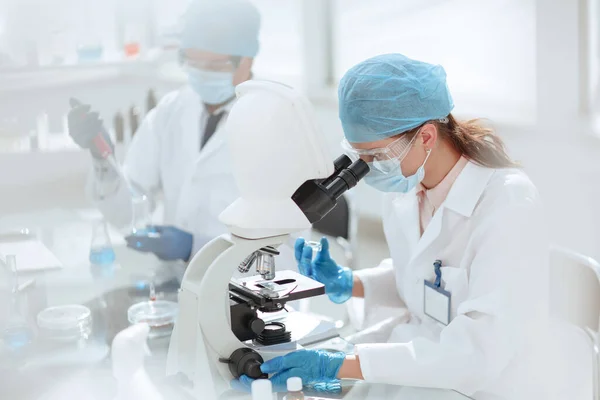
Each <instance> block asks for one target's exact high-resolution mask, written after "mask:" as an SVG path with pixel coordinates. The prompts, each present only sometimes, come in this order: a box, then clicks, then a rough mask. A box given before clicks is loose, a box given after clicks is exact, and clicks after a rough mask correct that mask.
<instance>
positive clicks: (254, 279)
mask: <svg viewBox="0 0 600 400" xmlns="http://www.w3.org/2000/svg"><path fill="white" fill-rule="evenodd" d="M237 282H238V284H240V285H242V286H245V287H246V288H247V289H250V290H252V291H253V292H257V293H260V292H261V290H264V289H265V288H266V289H269V290H272V291H275V292H277V293H280V294H281V295H286V294H287V295H288V296H289V301H294V300H300V299H305V298H307V297H315V296H320V295H322V294H325V286H323V285H322V284H321V283H319V282H317V281H315V280H313V279H311V278H307V277H306V276H304V275H301V274H299V273H298V272H296V271H292V270H283V271H277V272H276V273H275V279H273V280H271V281H266V280H264V279H263V278H262V276H260V275H255V276H250V277H247V278H238V279H237Z"/></svg>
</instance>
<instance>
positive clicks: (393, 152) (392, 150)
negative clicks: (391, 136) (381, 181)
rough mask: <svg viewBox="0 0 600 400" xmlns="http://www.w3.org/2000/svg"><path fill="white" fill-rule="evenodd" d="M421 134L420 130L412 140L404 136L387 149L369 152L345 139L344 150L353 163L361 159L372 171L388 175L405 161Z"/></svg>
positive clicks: (370, 150) (386, 147) (343, 142)
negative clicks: (355, 146) (353, 145)
mask: <svg viewBox="0 0 600 400" xmlns="http://www.w3.org/2000/svg"><path fill="white" fill-rule="evenodd" d="M419 132H420V130H419V131H418V132H417V133H416V134H415V135H413V137H412V139H408V137H407V136H406V135H402V136H400V137H399V138H398V139H396V140H394V141H393V142H392V143H390V144H388V145H387V146H385V147H380V148H376V149H368V150H367V149H356V148H354V147H352V145H351V144H350V143H349V142H348V141H347V140H346V139H344V140H342V149H343V151H344V153H345V154H346V155H347V156H348V157H350V159H351V160H352V161H356V160H358V159H359V158H360V159H361V160H363V161H365V162H366V163H368V164H369V166H370V167H371V169H375V170H378V171H380V172H382V173H385V174H387V173H389V172H391V171H392V170H393V169H394V168H395V166H397V164H398V163H401V162H402V160H404V158H405V157H406V155H407V154H408V152H409V151H410V148H411V147H412V145H413V143H414V142H415V140H416V139H417V136H419Z"/></svg>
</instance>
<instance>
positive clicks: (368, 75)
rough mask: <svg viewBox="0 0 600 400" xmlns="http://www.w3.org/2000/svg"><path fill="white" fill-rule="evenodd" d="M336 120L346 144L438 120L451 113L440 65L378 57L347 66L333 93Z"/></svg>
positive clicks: (398, 55)
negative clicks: (336, 111)
mask: <svg viewBox="0 0 600 400" xmlns="http://www.w3.org/2000/svg"><path fill="white" fill-rule="evenodd" d="M338 97H339V116H340V120H341V122H342V127H343V128H344V135H345V136H346V139H347V140H348V141H349V142H351V143H365V142H374V141H377V140H381V139H385V138H388V137H391V136H394V135H398V134H400V133H403V132H406V131H408V130H411V129H413V128H416V127H418V126H420V125H422V124H424V123H425V122H427V121H431V120H435V119H441V118H444V117H446V116H448V114H450V111H452V109H453V108H454V103H453V101H452V97H451V96H450V92H449V90H448V86H447V85H446V72H445V71H444V68H442V67H441V66H440V65H431V64H427V63H425V62H421V61H415V60H411V59H410V58H408V57H405V56H403V55H401V54H384V55H380V56H377V57H373V58H370V59H368V60H366V61H363V62H361V63H360V64H358V65H355V66H354V67H352V68H351V69H350V70H349V71H348V72H346V74H345V75H344V77H343V78H342V80H341V81H340V86H339V89H338Z"/></svg>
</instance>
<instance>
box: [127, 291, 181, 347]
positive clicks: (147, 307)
mask: <svg viewBox="0 0 600 400" xmlns="http://www.w3.org/2000/svg"><path fill="white" fill-rule="evenodd" d="M178 311H179V306H178V304H177V303H175V302H172V301H167V300H155V301H142V302H139V303H136V304H134V305H132V306H131V307H129V310H127V319H128V320H129V323H131V324H139V323H141V322H145V323H147V324H148V325H149V326H150V333H149V334H148V337H149V338H159V337H164V336H168V335H170V334H171V332H172V331H173V326H174V324H175V319H176V318H177V312H178Z"/></svg>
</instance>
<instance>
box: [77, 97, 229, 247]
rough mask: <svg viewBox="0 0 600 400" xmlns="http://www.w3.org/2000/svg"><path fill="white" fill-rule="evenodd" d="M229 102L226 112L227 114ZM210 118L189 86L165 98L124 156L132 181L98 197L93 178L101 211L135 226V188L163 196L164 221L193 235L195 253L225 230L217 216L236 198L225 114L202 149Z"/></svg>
mask: <svg viewBox="0 0 600 400" xmlns="http://www.w3.org/2000/svg"><path fill="white" fill-rule="evenodd" d="M232 105H233V102H232V103H229V104H228V105H226V106H225V107H223V110H224V111H225V112H228V111H229V110H230V109H231V107H232ZM207 118H208V112H207V111H206V110H205V108H204V105H203V104H202V102H201V100H200V98H199V97H198V95H197V94H196V93H195V92H194V91H193V90H192V89H191V88H190V87H187V86H186V87H184V88H182V89H180V90H177V91H174V92H171V93H169V94H167V95H166V96H165V97H164V98H163V99H162V100H161V101H160V102H159V104H158V105H157V106H156V108H154V109H153V110H152V111H151V112H150V113H149V114H148V115H147V116H146V118H145V119H144V121H143V122H142V125H141V126H140V127H139V129H138V131H137V132H136V134H135V136H134V138H133V140H132V142H131V145H130V146H129V149H128V151H127V154H126V156H125V161H124V163H123V172H124V175H125V177H126V179H127V180H128V181H129V182H128V183H124V182H122V179H121V182H119V183H120V184H119V185H118V188H117V190H116V191H114V192H113V193H112V194H110V195H107V196H105V197H104V199H99V196H98V193H97V192H98V189H97V184H96V182H94V179H95V178H93V177H92V178H91V182H89V184H88V191H89V192H90V194H91V197H92V198H93V199H94V200H95V203H96V205H97V207H98V208H99V209H100V210H101V211H102V212H103V214H104V216H105V217H106V218H107V219H108V220H109V221H110V222H111V223H113V224H114V225H115V226H118V227H127V226H128V225H129V224H130V223H131V210H132V206H131V202H132V195H131V186H133V187H135V188H138V189H139V190H141V191H143V192H144V193H148V194H156V193H158V192H162V194H163V197H164V221H163V223H164V224H166V225H174V226H176V227H178V228H180V229H183V230H185V231H188V232H191V233H192V234H193V235H194V245H193V253H192V254H194V253H195V252H196V251H198V250H199V249H200V248H201V247H202V246H203V245H204V244H205V243H206V242H207V241H209V240H210V239H212V238H213V237H215V236H218V235H220V234H222V233H225V232H227V229H226V228H225V226H224V225H223V224H222V223H221V222H220V221H219V220H218V216H219V214H220V213H221V211H223V210H224V209H225V208H226V207H227V206H228V205H229V204H231V203H232V202H233V201H234V200H235V199H236V198H237V197H238V196H239V194H238V190H237V186H236V183H235V180H234V177H233V175H232V172H231V168H230V165H231V162H230V160H229V152H228V149H227V146H226V141H225V131H224V129H223V126H224V123H225V121H226V119H227V118H226V115H225V116H224V117H223V118H222V119H221V120H220V122H219V125H218V126H217V130H216V131H215V133H214V134H213V136H212V137H211V138H210V139H209V141H208V142H207V143H206V144H205V146H204V147H203V148H202V150H201V151H200V140H201V138H202V130H203V129H204V124H205V123H206V120H207Z"/></svg>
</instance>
